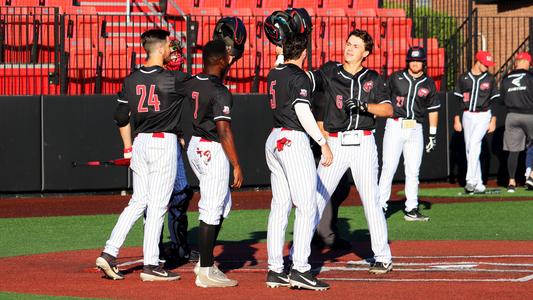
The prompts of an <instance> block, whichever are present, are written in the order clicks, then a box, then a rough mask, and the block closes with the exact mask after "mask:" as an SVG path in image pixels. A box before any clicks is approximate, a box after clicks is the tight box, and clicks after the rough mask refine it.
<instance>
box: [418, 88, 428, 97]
mask: <svg viewBox="0 0 533 300" xmlns="http://www.w3.org/2000/svg"><path fill="white" fill-rule="evenodd" d="M428 94H429V90H428V89H426V88H421V89H419V90H418V97H426V96H427V95H428Z"/></svg>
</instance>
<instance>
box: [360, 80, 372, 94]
mask: <svg viewBox="0 0 533 300" xmlns="http://www.w3.org/2000/svg"><path fill="white" fill-rule="evenodd" d="M373 87H374V82H373V81H372V80H369V81H367V82H365V84H363V90H364V91H365V92H367V93H370V91H371V90H372V88H373Z"/></svg>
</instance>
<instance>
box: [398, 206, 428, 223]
mask: <svg viewBox="0 0 533 300" xmlns="http://www.w3.org/2000/svg"><path fill="white" fill-rule="evenodd" d="M403 219H404V220H406V221H408V222H413V221H420V222H427V221H429V217H428V216H424V215H423V214H421V213H420V212H419V211H418V208H415V209H412V210H410V211H406V212H405V215H404V216H403Z"/></svg>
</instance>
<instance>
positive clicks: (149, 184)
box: [104, 133, 177, 265]
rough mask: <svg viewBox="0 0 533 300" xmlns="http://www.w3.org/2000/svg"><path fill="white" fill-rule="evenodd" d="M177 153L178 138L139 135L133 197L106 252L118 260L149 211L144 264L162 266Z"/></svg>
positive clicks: (134, 157) (133, 167)
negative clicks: (161, 251)
mask: <svg viewBox="0 0 533 300" xmlns="http://www.w3.org/2000/svg"><path fill="white" fill-rule="evenodd" d="M176 151H177V139H176V135H175V134H172V133H164V138H161V137H153V135H152V134H151V133H139V135H137V137H136V138H135V140H134V141H133V153H132V158H131V164H130V168H131V170H132V171H133V196H132V197H131V200H130V202H129V203H128V206H127V207H126V208H125V209H124V211H123V212H122V213H121V214H120V217H119V218H118V221H117V224H116V225H115V228H114V229H113V232H112V233H111V237H110V238H109V240H108V241H107V242H106V246H105V249H104V252H106V253H108V254H111V255H113V256H115V257H116V256H118V253H119V248H120V247H121V246H122V244H123V243H124V240H125V239H126V236H127V235H128V232H129V231H130V230H131V227H132V226H133V224H135V222H136V221H137V220H138V219H139V218H140V217H141V216H142V215H143V213H144V211H145V210H146V223H145V226H144V243H143V252H144V264H145V265H158V264H159V247H158V245H159V237H160V236H161V229H162V227H163V221H164V217H165V213H166V212H167V205H168V199H169V198H170V195H171V193H172V189H173V187H174V179H175V178H176V157H177V152H176Z"/></svg>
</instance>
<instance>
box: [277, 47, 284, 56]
mask: <svg viewBox="0 0 533 300" xmlns="http://www.w3.org/2000/svg"><path fill="white" fill-rule="evenodd" d="M281 54H283V48H281V47H280V46H276V55H281Z"/></svg>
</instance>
